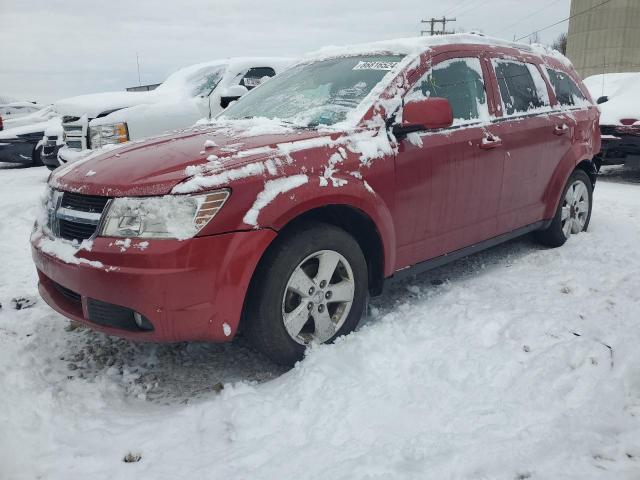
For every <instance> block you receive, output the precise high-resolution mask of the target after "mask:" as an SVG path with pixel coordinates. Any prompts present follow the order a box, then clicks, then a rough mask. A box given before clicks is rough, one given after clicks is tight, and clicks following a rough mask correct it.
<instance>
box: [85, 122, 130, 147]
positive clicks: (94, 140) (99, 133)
mask: <svg viewBox="0 0 640 480" xmlns="http://www.w3.org/2000/svg"><path fill="white" fill-rule="evenodd" d="M89 139H90V143H91V148H100V147H103V146H105V145H110V144H118V143H124V142H127V141H128V140H129V130H128V128H127V124H126V123H124V122H123V123H114V124H112V125H96V126H95V127H89Z"/></svg>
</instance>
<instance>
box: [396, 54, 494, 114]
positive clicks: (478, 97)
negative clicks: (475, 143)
mask: <svg viewBox="0 0 640 480" xmlns="http://www.w3.org/2000/svg"><path fill="white" fill-rule="evenodd" d="M428 97H440V98H446V99H447V100H449V102H450V103H451V109H452V110H453V118H454V124H463V123H470V122H474V121H476V120H479V119H482V120H486V119H488V118H489V110H488V107H487V94H486V92H485V88H484V82H483V80H482V68H481V66H480V60H478V59H477V58H453V59H451V60H445V61H443V62H441V63H439V64H437V65H436V66H434V67H433V68H432V69H431V70H429V71H428V72H427V73H425V74H424V76H423V77H422V78H420V80H418V81H417V82H416V84H415V85H414V87H413V89H412V90H411V92H410V93H409V94H408V95H407V96H406V97H405V103H408V102H412V101H416V100H420V99H424V98H428Z"/></svg>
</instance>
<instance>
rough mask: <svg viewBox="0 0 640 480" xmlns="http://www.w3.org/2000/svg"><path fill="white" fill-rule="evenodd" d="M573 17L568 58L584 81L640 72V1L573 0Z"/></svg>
mask: <svg viewBox="0 0 640 480" xmlns="http://www.w3.org/2000/svg"><path fill="white" fill-rule="evenodd" d="M599 4H602V5H600V6H598V5H599ZM589 9H591V10H589ZM586 10H589V11H588V12H586V13H583V14H580V12H585V11H586ZM574 15H575V18H572V19H571V20H570V21H569V34H568V38H567V56H568V57H569V59H570V60H571V61H572V62H573V65H574V66H575V67H576V70H577V71H578V73H580V75H582V77H588V76H589V75H594V74H597V73H610V72H638V71H640V0H609V1H608V2H605V1H604V0H572V1H571V16H572V17H573V16H574Z"/></svg>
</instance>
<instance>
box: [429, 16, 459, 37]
mask: <svg viewBox="0 0 640 480" xmlns="http://www.w3.org/2000/svg"><path fill="white" fill-rule="evenodd" d="M455 21H456V19H455V18H446V17H442V18H433V17H431V20H420V23H428V24H430V26H431V28H429V30H422V31H421V32H420V35H426V34H429V35H431V36H434V35H448V34H450V33H453V32H447V22H455ZM437 23H441V24H442V30H440V31H437V30H436V24H437Z"/></svg>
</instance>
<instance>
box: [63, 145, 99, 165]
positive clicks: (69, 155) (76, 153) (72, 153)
mask: <svg viewBox="0 0 640 480" xmlns="http://www.w3.org/2000/svg"><path fill="white" fill-rule="evenodd" d="M92 153H94V151H93V150H89V149H85V150H76V149H73V148H69V147H68V146H67V145H62V146H61V147H60V148H59V149H58V163H59V164H60V165H65V164H67V163H74V162H77V161H79V160H82V159H83V158H85V157H87V156H89V155H91V154H92Z"/></svg>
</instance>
